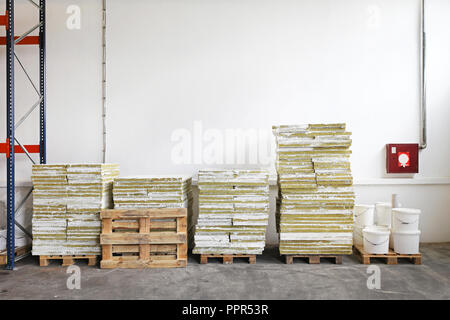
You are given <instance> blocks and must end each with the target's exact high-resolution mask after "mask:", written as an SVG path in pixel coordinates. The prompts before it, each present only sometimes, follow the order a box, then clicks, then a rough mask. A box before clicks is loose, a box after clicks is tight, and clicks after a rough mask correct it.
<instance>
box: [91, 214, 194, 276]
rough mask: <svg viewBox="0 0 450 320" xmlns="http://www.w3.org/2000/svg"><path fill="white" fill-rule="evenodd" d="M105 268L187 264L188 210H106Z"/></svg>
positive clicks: (102, 243)
mask: <svg viewBox="0 0 450 320" xmlns="http://www.w3.org/2000/svg"><path fill="white" fill-rule="evenodd" d="M100 217H101V219H102V233H101V235H100V244H101V246H102V261H101V262H100V267H101V268H104V269H113V268H125V269H136V268H138V269H140V268H177V267H185V266H186V265H187V249H188V247H187V209H185V208H179V209H178V208H177V209H139V210H138V209H136V210H102V211H101V213H100Z"/></svg>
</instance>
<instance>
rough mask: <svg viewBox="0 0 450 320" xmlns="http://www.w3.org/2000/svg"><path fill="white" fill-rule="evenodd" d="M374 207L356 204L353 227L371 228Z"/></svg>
mask: <svg viewBox="0 0 450 320" xmlns="http://www.w3.org/2000/svg"><path fill="white" fill-rule="evenodd" d="M374 215H375V206H373V205H364V204H357V205H355V225H356V226H359V227H365V226H373V224H374Z"/></svg>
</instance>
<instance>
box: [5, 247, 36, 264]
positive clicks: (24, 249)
mask: <svg viewBox="0 0 450 320" xmlns="http://www.w3.org/2000/svg"><path fill="white" fill-rule="evenodd" d="M30 251H31V245H27V246H23V247H16V250H15V255H16V257H20V256H23V255H25V254H27V253H29V252H30ZM6 264H8V256H7V251H6V250H4V251H1V252H0V266H4V265H6Z"/></svg>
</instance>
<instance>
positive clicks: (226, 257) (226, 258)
mask: <svg viewBox="0 0 450 320" xmlns="http://www.w3.org/2000/svg"><path fill="white" fill-rule="evenodd" d="M208 258H219V259H222V262H223V264H233V259H234V258H245V259H248V263H249V264H255V263H256V255H255V254H201V255H200V263H201V264H207V263H208Z"/></svg>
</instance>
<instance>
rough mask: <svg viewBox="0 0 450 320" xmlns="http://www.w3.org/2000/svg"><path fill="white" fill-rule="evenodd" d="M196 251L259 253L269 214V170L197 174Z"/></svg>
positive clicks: (214, 171) (262, 244) (208, 171)
mask: <svg viewBox="0 0 450 320" xmlns="http://www.w3.org/2000/svg"><path fill="white" fill-rule="evenodd" d="M198 186H199V215H198V220H197V224H196V227H195V235H194V242H195V248H194V250H193V253H195V254H262V252H263V250H264V247H265V240H266V228H267V224H268V217H269V172H268V171H266V170H220V169H217V170H203V171H200V172H199V174H198Z"/></svg>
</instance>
